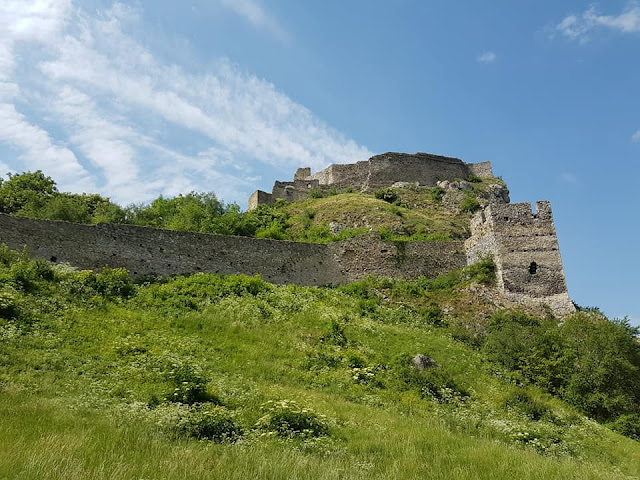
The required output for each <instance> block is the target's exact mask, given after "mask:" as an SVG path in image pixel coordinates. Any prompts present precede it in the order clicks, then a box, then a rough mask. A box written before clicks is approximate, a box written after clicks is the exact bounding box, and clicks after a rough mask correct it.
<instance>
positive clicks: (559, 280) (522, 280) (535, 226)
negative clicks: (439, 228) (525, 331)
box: [465, 201, 575, 315]
mask: <svg viewBox="0 0 640 480" xmlns="http://www.w3.org/2000/svg"><path fill="white" fill-rule="evenodd" d="M465 247H466V250H467V263H468V264H472V263H474V262H477V261H478V260H479V259H480V258H482V257H483V256H485V255H492V256H493V258H494V261H495V264H496V277H497V287H498V289H499V290H500V291H501V292H502V293H503V294H504V296H505V297H506V298H507V299H509V300H514V301H517V302H521V303H545V304H547V305H549V307H551V309H552V310H553V312H554V313H556V314H560V315H564V314H568V313H571V312H573V311H575V307H574V306H573V303H572V302H571V300H570V299H569V294H568V292H567V284H566V281H565V277H564V269H563V268H562V258H561V257H560V249H559V247H558V239H557V237H556V229H555V226H554V224H553V216H552V214H551V204H550V203H549V202H547V201H543V202H536V212H533V210H532V208H531V205H530V204H529V203H515V204H494V205H489V206H487V207H486V208H485V209H484V210H483V211H481V212H478V213H477V214H476V215H475V216H474V218H473V219H472V220H471V237H470V238H469V239H467V240H466V242H465Z"/></svg>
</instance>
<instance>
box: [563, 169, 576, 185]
mask: <svg viewBox="0 0 640 480" xmlns="http://www.w3.org/2000/svg"><path fill="white" fill-rule="evenodd" d="M560 180H562V181H563V182H564V183H568V184H571V185H578V184H579V183H580V180H579V179H578V177H576V176H575V175H574V174H573V173H569V172H564V173H562V174H561V175H560Z"/></svg>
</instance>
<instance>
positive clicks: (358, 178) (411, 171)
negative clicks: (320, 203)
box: [249, 152, 493, 210]
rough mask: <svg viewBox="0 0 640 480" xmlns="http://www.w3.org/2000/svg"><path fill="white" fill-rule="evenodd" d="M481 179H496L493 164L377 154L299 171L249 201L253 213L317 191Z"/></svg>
mask: <svg viewBox="0 0 640 480" xmlns="http://www.w3.org/2000/svg"><path fill="white" fill-rule="evenodd" d="M470 175H475V176H478V177H493V172H492V171H491V163H490V162H482V163H464V162H463V161H462V160H460V159H458V158H452V157H443V156H440V155H433V154H431V153H415V154H409V153H394V152H387V153H383V154H382V155H375V156H373V157H371V158H370V159H369V160H365V161H363V162H357V163H351V164H336V165H329V166H328V167H327V168H325V169H324V170H321V171H319V172H318V173H316V174H314V175H311V169H310V168H299V169H298V171H297V172H296V173H295V175H294V177H293V181H292V182H275V184H274V185H273V190H272V191H271V193H267V192H263V191H262V190H257V191H256V192H255V193H254V194H253V195H251V197H250V198H249V210H253V209H254V208H256V207H257V206H258V205H260V204H265V203H266V204H270V203H273V202H274V201H275V200H276V199H277V198H282V199H284V200H304V199H306V198H308V197H309V191H310V190H314V189H319V190H325V191H329V190H331V189H334V188H335V189H344V188H352V189H353V190H354V191H361V192H366V193H370V192H373V191H374V190H377V189H379V188H384V187H390V186H392V185H393V184H394V183H416V182H417V183H418V184H420V185H423V186H426V187H435V186H436V184H437V183H438V182H439V181H442V180H455V179H457V178H463V179H464V178H468V177H469V176H470Z"/></svg>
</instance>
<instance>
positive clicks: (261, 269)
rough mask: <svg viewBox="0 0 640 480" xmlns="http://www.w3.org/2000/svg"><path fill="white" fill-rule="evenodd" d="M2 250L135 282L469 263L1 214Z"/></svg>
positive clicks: (442, 249)
mask: <svg viewBox="0 0 640 480" xmlns="http://www.w3.org/2000/svg"><path fill="white" fill-rule="evenodd" d="M0 243H6V244H7V245H8V246H9V247H11V248H13V249H22V248H23V247H24V246H27V248H28V250H29V253H30V255H32V256H33V257H36V258H42V259H45V260H48V261H52V262H56V263H59V262H63V263H69V264H71V265H73V266H75V267H78V268H82V269H91V270H99V269H101V268H104V267H105V266H109V267H114V268H115V267H123V268H126V269H127V270H129V271H130V272H131V274H132V275H134V276H144V275H159V276H167V275H174V274H182V273H194V272H208V273H220V274H236V273H244V274H246V275H255V274H260V275H262V278H264V279H265V280H267V281H269V282H272V283H295V284H298V285H338V284H344V283H348V282H350V281H353V280H358V279H361V278H363V277H365V276H367V275H375V276H384V277H393V278H407V279H413V278H417V277H418V276H420V275H424V276H427V277H435V276H437V275H439V274H441V273H444V272H446V271H449V270H451V269H454V268H459V267H462V266H464V264H465V261H466V259H465V254H464V249H463V245H462V243H461V242H444V243H437V242H433V243H427V242H425V243H408V244H406V245H405V244H403V245H402V246H401V247H398V244H395V243H394V242H384V241H382V240H380V238H379V236H376V235H366V236H362V237H357V238H355V239H352V240H346V241H344V242H338V243H333V244H313V243H300V242H284V241H279V240H269V239H257V238H249V237H238V236H228V235H213V234H204V233H193V232H179V231H171V230H160V229H153V228H146V227H138V226H133V225H110V224H100V225H77V224H73V223H66V222H54V221H48V220H33V219H28V218H21V217H13V216H8V215H3V214H0Z"/></svg>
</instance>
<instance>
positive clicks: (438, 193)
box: [429, 186, 446, 202]
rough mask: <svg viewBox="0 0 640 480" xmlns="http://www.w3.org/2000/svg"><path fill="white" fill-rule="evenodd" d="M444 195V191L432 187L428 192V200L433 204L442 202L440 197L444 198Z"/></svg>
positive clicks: (440, 188)
mask: <svg viewBox="0 0 640 480" xmlns="http://www.w3.org/2000/svg"><path fill="white" fill-rule="evenodd" d="M445 193H446V190H445V189H444V188H442V187H439V186H438V187H433V188H432V189H431V190H429V198H431V200H432V201H434V202H441V201H442V197H444V194H445Z"/></svg>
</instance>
